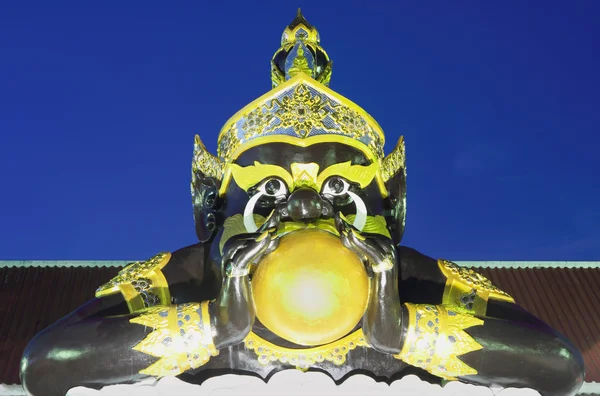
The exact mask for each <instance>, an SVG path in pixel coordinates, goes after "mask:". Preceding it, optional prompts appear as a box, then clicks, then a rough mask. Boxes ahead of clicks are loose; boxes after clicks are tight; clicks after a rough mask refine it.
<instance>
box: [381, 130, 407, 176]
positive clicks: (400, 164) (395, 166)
mask: <svg viewBox="0 0 600 396" xmlns="http://www.w3.org/2000/svg"><path fill="white" fill-rule="evenodd" d="M401 170H402V171H403V172H404V176H405V177H406V150H405V148H404V136H400V139H398V143H397V144H396V147H395V148H394V149H393V150H392V152H391V153H389V154H388V155H386V156H385V158H384V159H383V161H382V164H381V175H382V177H383V181H384V182H386V183H387V182H388V181H389V180H390V179H391V178H392V177H394V176H395V175H396V174H397V173H398V172H400V171H401Z"/></svg>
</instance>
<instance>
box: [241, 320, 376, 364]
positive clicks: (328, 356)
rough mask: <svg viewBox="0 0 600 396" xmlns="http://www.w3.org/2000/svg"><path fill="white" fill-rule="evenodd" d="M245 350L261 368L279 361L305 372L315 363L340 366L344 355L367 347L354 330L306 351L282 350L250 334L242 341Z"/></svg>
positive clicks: (343, 361) (359, 332)
mask: <svg viewBox="0 0 600 396" xmlns="http://www.w3.org/2000/svg"><path fill="white" fill-rule="evenodd" d="M244 344H245V345H246V348H248V349H251V350H253V351H254V352H255V353H256V355H257V357H258V362H259V363H260V364H262V365H263V366H266V365H267V364H269V363H271V362H274V361H279V362H280V363H287V364H290V365H292V366H295V367H296V368H297V369H300V370H306V369H308V368H309V367H310V366H312V365H314V364H315V363H321V362H323V361H325V360H326V361H329V362H332V363H334V364H335V365H338V366H341V365H342V364H344V363H345V362H346V355H347V354H348V352H350V351H351V350H353V349H355V348H356V347H358V346H367V343H366V341H365V337H364V335H363V332H362V330H360V329H359V330H356V331H355V332H354V333H352V334H349V335H347V336H346V337H344V338H341V339H339V340H337V341H334V342H332V343H330V344H327V345H322V346H318V347H315V348H307V349H291V348H284V347H280V346H278V345H275V344H273V343H270V342H269V341H267V340H264V339H262V338H261V337H259V336H258V335H256V334H255V333H253V332H250V334H248V336H247V337H246V339H245V340H244Z"/></svg>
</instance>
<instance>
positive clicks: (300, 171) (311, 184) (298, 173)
mask: <svg viewBox="0 0 600 396" xmlns="http://www.w3.org/2000/svg"><path fill="white" fill-rule="evenodd" d="M290 169H291V171H292V180H293V185H292V186H289V185H288V186H289V189H290V191H292V190H295V189H297V188H301V187H308V188H312V189H314V190H317V191H319V190H320V189H319V186H318V185H317V175H318V174H319V164H316V163H314V162H311V163H310V164H299V163H293V164H291V165H290Z"/></svg>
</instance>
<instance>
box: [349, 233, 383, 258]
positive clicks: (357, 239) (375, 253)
mask: <svg viewBox="0 0 600 396" xmlns="http://www.w3.org/2000/svg"><path fill="white" fill-rule="evenodd" d="M348 240H349V241H350V243H351V244H352V245H353V246H355V248H356V250H358V251H360V252H361V253H362V254H363V255H364V256H366V257H367V259H369V260H370V261H371V262H372V263H377V262H379V261H380V260H382V259H383V255H382V254H381V253H382V252H381V251H380V248H379V246H378V244H377V243H376V242H375V241H374V240H373V239H371V238H369V239H367V238H365V237H363V236H362V235H360V234H359V233H358V231H355V230H352V231H350V232H348Z"/></svg>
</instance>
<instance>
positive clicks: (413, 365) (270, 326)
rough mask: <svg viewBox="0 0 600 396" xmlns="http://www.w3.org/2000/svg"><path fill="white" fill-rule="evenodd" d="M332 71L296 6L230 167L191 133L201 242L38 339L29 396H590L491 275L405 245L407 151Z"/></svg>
mask: <svg viewBox="0 0 600 396" xmlns="http://www.w3.org/2000/svg"><path fill="white" fill-rule="evenodd" d="M331 71H332V62H331V60H330V59H329V57H328V55H327V53H326V52H325V50H324V49H323V48H322V47H321V45H320V37H319V33H318V32H317V30H316V29H315V28H314V27H313V26H312V25H311V24H309V23H308V22H307V20H306V19H305V18H304V17H303V16H302V14H301V13H300V12H298V15H297V16H296V18H295V19H294V20H293V21H292V23H291V24H290V25H289V26H287V28H286V29H285V31H284V32H283V36H282V38H281V47H280V48H279V49H278V50H277V52H276V53H275V55H274V56H273V58H272V61H271V80H272V89H271V90H270V91H269V92H267V93H266V94H264V95H263V96H261V97H259V98H258V99H256V100H254V101H253V102H251V103H250V104H248V105H247V106H246V107H244V108H243V109H241V110H240V111H239V112H238V113H237V114H235V115H234V116H233V117H232V118H231V119H230V120H229V121H227V123H226V124H225V125H224V127H223V129H222V130H221V132H220V135H219V139H218V148H217V155H216V156H215V155H213V154H211V153H210V152H209V151H208V150H207V149H206V148H205V146H204V145H203V144H202V142H201V140H200V138H199V137H198V136H196V138H195V146H194V158H193V166H192V168H193V169H192V183H191V189H192V197H193V211H194V218H195V227H196V234H197V237H198V243H196V244H194V245H192V246H188V247H185V248H182V249H180V250H177V251H174V252H171V253H169V252H162V253H159V254H157V255H156V256H154V257H152V258H150V259H148V260H147V261H142V262H135V263H131V264H129V265H127V266H126V267H125V268H123V269H122V270H121V271H120V272H118V274H115V277H114V278H113V279H112V280H111V281H110V282H108V283H107V284H105V285H102V286H100V287H99V288H98V290H97V291H96V296H95V298H94V299H93V300H91V301H89V302H88V303H86V304H84V305H83V306H81V307H80V308H78V309H77V310H75V311H74V312H72V313H70V314H69V315H67V316H65V317H64V318H62V319H60V320H59V321H58V322H56V323H54V324H53V325H51V326H50V327H48V328H46V329H45V330H43V331H42V332H40V333H39V334H38V335H37V336H36V337H35V338H34V339H33V340H32V341H31V342H30V343H29V345H28V346H27V348H26V350H25V353H24V356H23V358H22V363H21V379H22V383H23V385H24V388H25V389H26V391H27V392H28V394H30V395H33V396H62V395H64V394H65V393H66V392H67V391H68V390H69V389H71V388H73V387H76V386H86V387H90V388H101V387H103V386H106V385H110V384H122V383H135V382H138V381H142V380H144V379H148V378H151V377H155V378H160V377H166V376H178V377H179V378H180V379H182V380H184V381H186V382H190V383H196V384H199V383H202V381H204V380H206V379H207V378H210V377H213V376H218V375H222V374H228V373H235V374H240V375H254V376H260V377H262V378H265V379H267V378H268V377H269V375H271V374H273V373H274V372H277V371H281V370H285V369H299V370H316V371H321V372H324V373H326V374H327V375H329V376H330V377H331V378H333V379H334V380H336V381H341V380H343V379H345V378H347V377H348V376H351V375H352V374H354V373H362V374H365V373H367V374H368V375H370V376H372V377H374V378H377V379H379V380H389V381H391V380H394V379H397V378H400V377H402V376H404V375H406V374H408V373H410V374H417V375H419V376H420V377H421V378H423V379H426V380H429V381H463V382H468V383H473V384H481V385H486V386H498V387H509V386H510V387H529V388H534V389H536V390H538V391H540V393H541V394H542V395H573V394H575V393H576V392H577V390H578V389H579V387H580V386H581V384H582V382H583V375H584V368H583V361H582V358H581V356H580V354H579V352H578V351H577V350H576V349H575V347H574V346H573V345H572V344H571V342H570V341H568V340H567V339H565V338H564V337H563V336H562V335H561V334H559V333H558V332H557V331H555V330H553V329H552V328H550V327H549V326H548V325H547V324H545V323H543V322H542V321H541V320H539V319H538V318H536V317H534V316H533V315H531V314H530V313H528V312H527V311H525V310H524V309H522V308H520V307H519V306H518V305H517V304H516V303H515V301H514V300H513V298H512V297H511V296H510V295H508V294H507V293H505V292H504V291H502V290H499V289H498V288H497V287H495V286H494V285H492V283H491V282H490V281H489V280H488V279H486V278H484V277H483V276H481V275H479V274H478V273H476V272H474V271H472V270H469V269H466V268H463V267H460V266H458V265H456V264H454V263H453V262H451V261H447V260H443V259H440V260H436V259H433V258H430V257H428V256H426V255H423V254H421V253H420V252H417V251H415V250H413V249H411V248H408V247H405V246H401V245H400V242H401V239H402V234H403V232H404V226H405V216H406V167H405V149H404V140H403V138H400V140H399V141H398V144H397V145H396V147H395V148H394V149H393V150H392V152H391V153H389V154H387V155H384V150H383V147H384V134H383V131H382V130H381V128H380V126H379V125H378V124H377V122H376V121H375V120H374V119H373V118H372V117H371V116H370V115H369V114H367V113H366V112H365V111H364V110H363V109H361V108H360V107H359V106H357V105H356V104H355V103H353V102H351V101H350V100H348V99H346V98H344V97H342V96H341V95H339V94H337V93H336V92H334V91H333V90H331V89H330V88H329V82H330V78H331ZM68 292H69V291H68V290H61V291H60V293H68Z"/></svg>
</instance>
